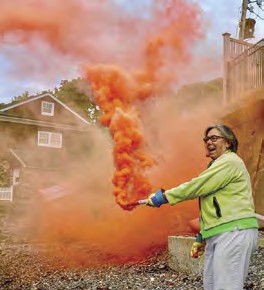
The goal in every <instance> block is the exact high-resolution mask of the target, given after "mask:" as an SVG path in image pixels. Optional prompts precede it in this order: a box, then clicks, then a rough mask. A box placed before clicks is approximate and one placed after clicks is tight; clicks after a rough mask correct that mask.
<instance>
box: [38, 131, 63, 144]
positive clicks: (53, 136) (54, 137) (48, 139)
mask: <svg viewBox="0 0 264 290" xmlns="http://www.w3.org/2000/svg"><path fill="white" fill-rule="evenodd" d="M38 146H44V147H52V148H61V147H62V134H61V133H51V132H45V131H38Z"/></svg>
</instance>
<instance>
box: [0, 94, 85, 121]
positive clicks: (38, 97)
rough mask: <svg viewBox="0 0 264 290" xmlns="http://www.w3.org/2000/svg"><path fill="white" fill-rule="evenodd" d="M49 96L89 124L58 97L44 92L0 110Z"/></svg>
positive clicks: (3, 110)
mask: <svg viewBox="0 0 264 290" xmlns="http://www.w3.org/2000/svg"><path fill="white" fill-rule="evenodd" d="M47 96H49V97H51V98H52V99H53V100H54V101H56V102H57V103H59V104H60V105H62V106H63V107H64V108H65V109H66V110H68V111H69V112H71V113H72V114H73V115H75V117H77V118H79V119H80V120H81V121H82V122H84V123H86V124H87V125H90V123H89V122H88V121H87V120H85V119H84V118H83V117H81V116H80V115H79V114H77V113H76V112H74V111H73V110H72V109H71V108H69V107H68V106H67V105H66V104H64V103H63V102H62V101H60V100H59V99H58V98H56V97H55V96H53V95H52V94H50V93H46V94H43V95H39V96H36V97H34V98H32V99H28V100H25V101H22V102H20V103H16V104H13V105H11V106H8V107H5V108H3V109H0V112H5V111H8V110H11V109H13V108H15V107H19V106H21V105H24V104H27V103H30V102H32V101H35V100H38V99H41V98H44V97H47Z"/></svg>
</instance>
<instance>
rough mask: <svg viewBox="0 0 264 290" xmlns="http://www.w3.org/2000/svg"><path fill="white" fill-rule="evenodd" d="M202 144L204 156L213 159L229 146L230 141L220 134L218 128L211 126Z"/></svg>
mask: <svg viewBox="0 0 264 290" xmlns="http://www.w3.org/2000/svg"><path fill="white" fill-rule="evenodd" d="M204 145H205V150H206V156H207V157H210V158H211V159H213V160H215V159H217V158H218V157H219V156H221V155H222V154H223V153H224V152H225V151H226V150H227V149H228V148H229V147H230V142H229V141H227V140H226V139H225V138H224V137H223V136H222V134H221V132H220V131H219V130H218V129H216V128H213V129H211V130H210V131H209V132H208V133H207V136H206V137H205V138H204Z"/></svg>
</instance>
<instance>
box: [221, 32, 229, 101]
mask: <svg viewBox="0 0 264 290" xmlns="http://www.w3.org/2000/svg"><path fill="white" fill-rule="evenodd" d="M222 35H223V42H224V43H223V103H224V105H226V103H227V101H228V99H229V96H228V89H227V85H228V62H229V61H230V36H231V34H230V33H227V32H226V33H223V34H222Z"/></svg>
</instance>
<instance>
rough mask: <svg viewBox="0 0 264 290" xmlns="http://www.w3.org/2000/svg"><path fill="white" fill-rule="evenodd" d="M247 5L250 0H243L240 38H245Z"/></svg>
mask: <svg viewBox="0 0 264 290" xmlns="http://www.w3.org/2000/svg"><path fill="white" fill-rule="evenodd" d="M247 5H248V0H243V2H242V11H241V20H240V25H239V28H240V30H239V40H242V41H243V40H244V37H245V26H246V17H247Z"/></svg>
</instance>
